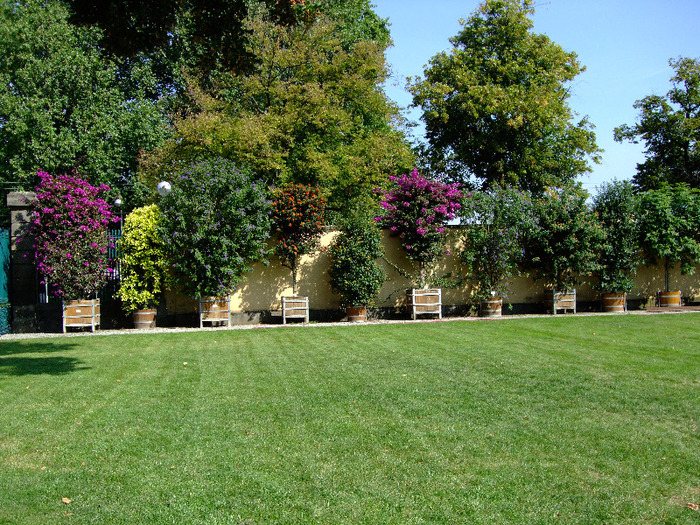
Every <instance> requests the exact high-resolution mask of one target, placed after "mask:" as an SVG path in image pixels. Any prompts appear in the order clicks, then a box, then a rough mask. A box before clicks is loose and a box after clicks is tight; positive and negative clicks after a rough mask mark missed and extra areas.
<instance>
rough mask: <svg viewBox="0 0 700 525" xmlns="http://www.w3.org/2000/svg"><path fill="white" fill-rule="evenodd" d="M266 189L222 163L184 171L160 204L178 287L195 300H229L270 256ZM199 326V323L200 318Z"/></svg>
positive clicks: (163, 232) (211, 162) (230, 164)
mask: <svg viewBox="0 0 700 525" xmlns="http://www.w3.org/2000/svg"><path fill="white" fill-rule="evenodd" d="M270 205H271V203H270V200H269V192H268V189H267V187H266V185H265V184H264V183H263V182H261V181H257V180H256V179H255V178H254V177H253V175H252V174H251V173H250V172H249V171H247V170H244V169H242V168H240V167H238V166H237V165H236V164H235V163H234V162H232V161H230V160H227V159H223V158H218V159H210V160H204V161H201V162H195V163H193V164H191V165H190V166H189V167H186V168H182V169H180V170H179V171H178V172H177V173H176V174H175V176H174V180H173V181H172V190H171V191H170V193H168V194H167V195H166V196H165V197H163V199H162V201H161V209H162V211H163V221H162V223H161V224H160V226H159V227H158V230H159V232H160V236H161V239H162V240H163V242H164V244H165V246H166V252H167V255H168V259H169V260H170V261H172V267H173V271H174V273H173V280H174V283H175V285H176V286H177V288H178V289H179V290H180V291H182V292H184V293H186V294H189V295H191V296H193V297H197V298H200V301H201V299H202V298H206V297H225V298H226V300H228V294H230V293H231V291H232V290H234V289H235V287H236V284H237V283H238V282H240V281H241V280H242V279H243V278H244V277H245V274H246V273H247V272H249V271H250V270H251V266H252V265H253V263H255V262H257V261H260V260H262V261H263V262H265V257H266V256H267V255H268V250H267V239H268V238H269V236H270V211H271V208H270ZM200 322H201V318H200Z"/></svg>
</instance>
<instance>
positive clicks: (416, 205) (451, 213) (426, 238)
mask: <svg viewBox="0 0 700 525" xmlns="http://www.w3.org/2000/svg"><path fill="white" fill-rule="evenodd" d="M390 180H391V182H392V185H391V187H390V188H389V189H388V190H386V191H382V190H378V191H379V192H380V193H381V195H382V201H381V203H380V204H381V206H382V208H384V210H385V214H384V215H383V216H381V217H376V218H375V221H377V222H378V223H380V224H381V225H382V226H385V227H388V228H389V229H390V230H391V231H392V232H394V233H396V234H398V235H399V237H400V238H401V245H402V246H403V248H404V249H405V250H406V255H407V256H408V258H409V259H410V260H411V261H412V262H414V263H417V264H418V265H419V269H420V277H419V281H420V285H421V286H425V270H426V267H427V266H429V265H430V264H432V263H434V262H435V261H436V260H437V258H438V257H440V256H441V255H444V254H445V253H446V251H445V241H446V238H447V233H446V230H445V226H446V225H447V223H448V222H449V221H450V220H452V219H454V218H455V217H456V216H457V212H458V211H459V208H460V206H461V205H460V200H461V199H462V198H463V196H464V195H463V193H462V191H461V190H460V189H459V185H458V184H443V183H441V182H438V181H434V180H431V179H428V178H426V177H424V176H423V175H421V174H420V173H418V170H415V169H414V170H413V171H412V172H411V174H410V175H408V174H404V175H401V176H400V177H393V176H392V177H390Z"/></svg>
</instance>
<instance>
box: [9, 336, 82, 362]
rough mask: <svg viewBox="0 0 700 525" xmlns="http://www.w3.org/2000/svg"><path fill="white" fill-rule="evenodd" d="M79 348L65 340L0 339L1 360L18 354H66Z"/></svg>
mask: <svg viewBox="0 0 700 525" xmlns="http://www.w3.org/2000/svg"><path fill="white" fill-rule="evenodd" d="M75 348H77V345H76V344H75V343H70V342H68V341H66V340H65V339H63V340H61V339H59V338H56V339H49V340H46V341H32V340H31V339H30V340H24V341H2V340H1V339H0V358H2V357H3V356H6V355H17V354H55V353H56V352H66V351H69V350H74V349H75Z"/></svg>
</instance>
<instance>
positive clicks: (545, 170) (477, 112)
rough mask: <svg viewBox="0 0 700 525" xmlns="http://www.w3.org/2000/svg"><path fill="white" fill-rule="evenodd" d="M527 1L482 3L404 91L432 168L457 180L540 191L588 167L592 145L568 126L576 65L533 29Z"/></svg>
mask: <svg viewBox="0 0 700 525" xmlns="http://www.w3.org/2000/svg"><path fill="white" fill-rule="evenodd" d="M533 12H534V10H533V8H532V2H531V1H530V0H485V1H484V3H482V4H481V5H480V6H479V8H478V9H477V10H476V11H475V12H474V14H472V16H471V17H470V18H469V19H468V20H467V21H466V22H464V21H462V24H463V29H462V30H461V31H460V32H459V33H458V34H457V35H456V36H455V37H453V38H452V39H451V40H450V41H451V42H452V46H453V47H452V49H451V50H450V52H449V53H448V52H440V53H438V54H437V55H435V56H434V57H433V58H432V59H431V60H430V63H429V65H428V66H427V68H426V69H425V72H424V75H425V78H424V79H419V78H416V79H413V80H412V81H411V82H409V89H410V91H411V92H412V94H413V104H414V106H417V107H421V108H422V110H423V115H422V119H423V121H424V122H425V126H426V136H427V140H428V143H429V148H428V151H427V155H428V161H429V163H430V166H431V169H432V170H433V171H434V172H436V173H440V174H443V173H444V174H447V175H448V176H449V177H450V178H451V179H452V180H455V181H458V182H462V183H467V182H469V183H472V184H476V183H481V185H482V186H484V187H487V186H489V185H490V184H491V183H498V184H500V185H502V186H516V187H519V188H521V189H526V190H533V191H536V192H539V191H541V190H542V189H543V188H544V187H546V186H557V185H562V184H564V183H566V182H570V181H573V180H574V179H575V178H576V177H577V176H578V175H580V174H582V173H585V172H587V171H590V167H589V161H590V160H593V161H596V162H597V161H598V153H599V151H600V150H599V149H598V147H597V145H596V142H595V134H594V133H593V129H592V128H593V126H592V125H591V124H590V123H589V122H588V120H587V119H586V118H583V119H581V120H579V121H578V122H577V123H574V122H573V120H574V117H575V114H574V112H573V111H572V110H571V108H570V107H569V105H568V98H569V86H568V84H569V83H570V82H571V81H572V80H573V79H574V78H575V77H576V76H577V75H578V74H579V73H580V72H581V71H583V68H582V66H581V64H580V63H579V61H578V58H577V56H576V54H575V53H572V52H567V51H565V50H564V49H562V48H561V46H559V45H557V44H555V43H554V42H552V41H551V40H550V39H549V38H548V37H547V36H546V35H540V34H535V33H533V32H532V27H533V23H532V20H531V18H530V17H531V15H532V14H533Z"/></svg>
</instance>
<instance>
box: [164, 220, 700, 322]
mask: <svg viewBox="0 0 700 525" xmlns="http://www.w3.org/2000/svg"><path fill="white" fill-rule="evenodd" d="M448 231H449V236H448V246H447V248H448V250H449V251H450V255H446V256H445V257H444V258H443V259H442V260H441V261H440V264H439V265H438V268H437V272H436V273H437V274H438V275H444V274H446V273H448V272H451V273H452V274H453V275H458V274H460V272H461V271H462V270H461V269H460V266H459V259H458V257H457V255H456V254H458V253H459V249H460V240H459V237H460V235H459V233H460V228H459V227H452V228H449V230H448ZM336 235H337V232H328V233H326V234H325V235H324V236H323V237H322V239H321V244H322V245H323V246H324V247H328V246H329V245H330V244H331V242H332V241H333V238H334V237H335V236H336ZM383 235H384V246H385V250H386V256H387V259H388V260H389V261H391V262H392V263H393V264H394V265H396V266H398V267H399V268H401V269H403V270H404V271H405V272H408V273H413V270H412V269H411V264H410V261H409V260H408V259H407V258H406V256H405V254H404V251H403V249H402V248H401V246H400V243H399V238H398V237H395V236H391V235H389V232H388V230H384V231H383ZM329 263H330V260H329V256H328V251H327V250H324V251H322V252H321V253H319V254H317V255H315V256H313V257H311V256H304V257H302V259H301V262H300V273H299V295H302V296H309V305H310V308H311V309H312V310H333V309H337V308H338V307H339V298H338V296H337V295H335V294H333V293H332V291H331V288H330V285H329V284H328V267H329ZM382 264H383V265H384V266H385V269H386V271H387V274H388V276H389V280H388V281H387V282H386V283H385V285H384V287H383V289H382V290H381V292H380V294H379V300H378V304H377V306H380V307H400V306H402V305H403V304H404V302H405V293H404V290H405V289H406V288H411V287H412V285H411V283H410V282H409V281H407V280H406V278H404V277H403V276H402V275H401V274H400V273H398V272H397V271H396V270H395V269H394V267H392V266H391V265H388V264H386V262H382ZM635 283H636V286H635V289H634V290H633V291H632V292H631V293H630V294H629V299H630V300H641V301H643V302H646V303H647V304H653V301H654V300H655V297H656V293H657V291H659V290H662V289H663V287H664V271H663V265H660V266H657V267H652V268H647V267H640V268H639V270H638V274H637V278H636V280H635ZM415 284H416V285H417V283H415ZM473 286H478V283H472V282H470V281H469V280H467V282H466V284H464V285H463V286H461V287H460V288H458V289H443V292H442V293H443V299H442V302H443V304H444V305H467V304H470V303H471V300H470V296H471V293H472V287H473ZM671 288H672V289H680V290H682V292H683V297H684V300H686V299H691V300H692V299H694V298H695V297H696V296H698V295H700V270H698V271H696V273H695V274H694V275H681V274H680V268H679V267H678V265H677V266H676V268H674V269H673V270H672V272H671ZM544 291H545V285H544V283H543V282H542V281H539V282H534V281H533V280H532V278H530V277H529V276H528V275H521V276H519V277H516V278H514V279H513V280H512V283H511V293H510V295H509V296H508V297H507V298H506V301H505V302H506V303H514V304H521V303H525V304H537V303H540V302H541V301H542V297H543V295H544ZM284 295H292V278H291V270H289V269H288V268H285V267H282V266H281V265H280V263H279V261H278V260H277V259H276V258H273V259H272V261H271V264H270V266H264V265H263V264H256V265H255V266H254V268H253V271H252V272H251V273H249V274H248V277H247V279H245V280H244V281H242V282H241V283H239V285H238V289H237V290H236V291H235V292H234V293H233V294H232V295H231V312H232V313H240V312H260V311H270V310H279V309H280V308H281V297H282V296H284ZM577 297H578V300H579V301H596V300H598V293H597V292H595V291H594V290H593V289H591V287H590V286H589V285H587V284H584V285H582V286H579V287H578V288H577ZM166 299H167V309H168V312H169V313H194V312H196V311H197V303H196V301H194V300H193V299H190V298H187V297H183V296H181V295H177V294H173V293H169V294H167V297H166Z"/></svg>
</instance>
